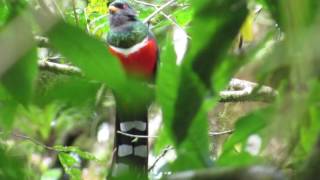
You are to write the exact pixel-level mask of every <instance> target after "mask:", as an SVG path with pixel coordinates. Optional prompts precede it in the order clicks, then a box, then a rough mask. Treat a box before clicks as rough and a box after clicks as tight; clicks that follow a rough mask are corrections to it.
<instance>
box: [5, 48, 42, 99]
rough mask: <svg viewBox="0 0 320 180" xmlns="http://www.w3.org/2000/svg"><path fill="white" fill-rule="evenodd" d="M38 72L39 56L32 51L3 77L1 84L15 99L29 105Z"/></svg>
mask: <svg viewBox="0 0 320 180" xmlns="http://www.w3.org/2000/svg"><path fill="white" fill-rule="evenodd" d="M37 72H38V66H37V54H36V50H35V49H32V50H31V51H29V52H28V53H27V54H26V55H25V56H24V57H23V58H21V59H20V60H18V61H17V63H16V64H15V65H13V66H12V67H11V68H10V69H9V70H8V71H7V72H6V73H5V74H4V75H3V76H2V77H1V82H2V84H3V86H4V87H5V88H6V89H7V90H8V92H9V93H10V94H11V95H12V97H13V98H15V99H16V100H17V101H19V102H21V103H23V104H24V105H27V104H28V103H29V101H30V100H31V97H32V93H33V85H34V81H35V79H36V77H37Z"/></svg>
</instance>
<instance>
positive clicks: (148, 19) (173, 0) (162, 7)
mask: <svg viewBox="0 0 320 180" xmlns="http://www.w3.org/2000/svg"><path fill="white" fill-rule="evenodd" d="M175 1H176V0H170V1H168V2H167V3H165V4H164V5H162V6H161V7H159V9H156V10H155V11H154V12H153V13H151V14H150V15H149V16H148V17H147V18H146V19H144V20H143V23H148V22H149V21H150V20H151V19H152V18H153V17H154V16H156V15H157V14H159V13H160V12H161V11H162V10H163V9H165V8H166V7H167V6H169V5H171V4H172V3H174V2H175Z"/></svg>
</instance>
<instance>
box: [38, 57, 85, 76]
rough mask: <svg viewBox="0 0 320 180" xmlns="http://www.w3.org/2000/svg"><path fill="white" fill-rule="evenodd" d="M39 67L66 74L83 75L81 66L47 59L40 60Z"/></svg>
mask: <svg viewBox="0 0 320 180" xmlns="http://www.w3.org/2000/svg"><path fill="white" fill-rule="evenodd" d="M38 67H39V69H40V70H46V71H50V72H54V73H60V74H66V75H77V76H81V75H82V72H81V70H80V69H79V68H77V67H74V66H70V65H66V64H59V63H53V62H49V61H45V60H40V61H39V62H38Z"/></svg>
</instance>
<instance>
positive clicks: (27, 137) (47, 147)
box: [0, 132, 57, 151]
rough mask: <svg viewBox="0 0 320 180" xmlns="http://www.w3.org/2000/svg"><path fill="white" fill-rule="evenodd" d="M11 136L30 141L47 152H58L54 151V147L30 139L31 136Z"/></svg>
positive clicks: (13, 134) (14, 134)
mask: <svg viewBox="0 0 320 180" xmlns="http://www.w3.org/2000/svg"><path fill="white" fill-rule="evenodd" d="M3 133H4V132H0V134H3ZM11 136H14V137H17V138H20V139H24V140H28V141H30V142H32V143H34V144H36V145H38V146H41V147H43V148H45V149H47V150H50V151H57V150H56V149H54V148H53V147H51V146H47V145H45V144H43V143H41V142H40V141H38V140H36V139H34V138H32V137H29V136H26V135H23V134H16V133H12V134H11Z"/></svg>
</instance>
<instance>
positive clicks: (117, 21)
mask: <svg viewBox="0 0 320 180" xmlns="http://www.w3.org/2000/svg"><path fill="white" fill-rule="evenodd" d="M109 24H110V30H109V32H108V35H107V43H108V47H109V50H110V52H111V53H112V54H113V55H114V56H116V57H117V58H118V59H119V60H120V62H121V64H122V66H123V68H124V70H125V72H126V74H127V76H132V77H140V78H141V77H142V78H143V79H145V80H146V82H150V81H149V80H152V79H154V78H155V72H156V67H157V62H158V59H159V56H158V45H157V42H156V40H155V38H154V36H153V35H152V33H151V32H150V31H149V28H148V26H147V25H146V24H144V23H143V22H141V21H140V20H139V19H138V18H137V14H136V11H135V10H134V9H133V8H132V6H131V5H130V4H129V3H128V1H126V0H115V1H113V2H112V3H110V4H109ZM128 91H130V89H128ZM115 99H116V122H115V141H114V157H113V163H112V169H111V173H110V175H109V178H110V179H119V177H120V176H121V175H122V174H126V173H127V174H128V173H130V174H133V176H131V177H130V179H147V174H148V138H135V137H134V136H130V135H138V136H148V106H149V104H148V103H147V104H144V105H143V106H139V107H142V108H128V107H126V106H127V104H126V103H124V102H123V101H122V99H121V98H119V97H118V96H117V95H116V94H115ZM128 134H129V136H128Z"/></svg>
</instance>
